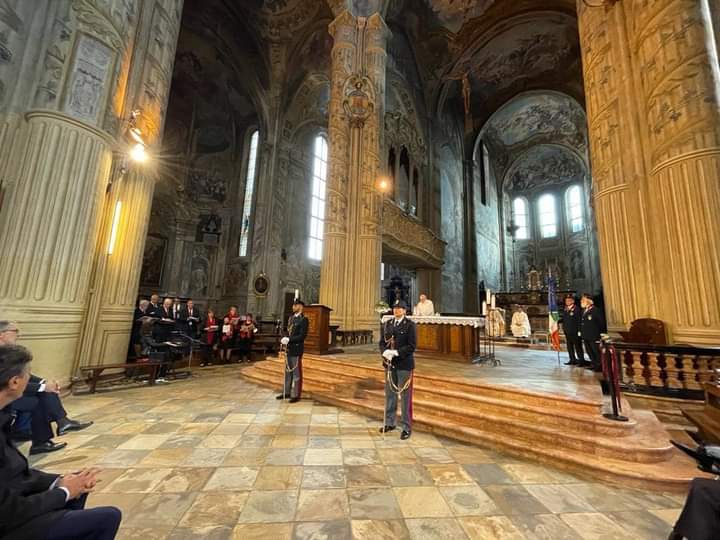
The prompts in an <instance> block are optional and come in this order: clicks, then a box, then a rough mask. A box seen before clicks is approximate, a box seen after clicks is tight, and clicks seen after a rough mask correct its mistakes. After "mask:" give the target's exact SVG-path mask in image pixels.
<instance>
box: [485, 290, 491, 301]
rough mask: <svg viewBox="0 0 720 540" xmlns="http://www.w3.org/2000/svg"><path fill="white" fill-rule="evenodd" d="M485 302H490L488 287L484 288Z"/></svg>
mask: <svg viewBox="0 0 720 540" xmlns="http://www.w3.org/2000/svg"><path fill="white" fill-rule="evenodd" d="M485 302H487V303H488V304H489V303H490V289H485Z"/></svg>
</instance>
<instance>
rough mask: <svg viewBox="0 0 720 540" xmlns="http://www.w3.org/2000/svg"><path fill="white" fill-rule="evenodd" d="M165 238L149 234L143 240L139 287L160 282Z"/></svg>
mask: <svg viewBox="0 0 720 540" xmlns="http://www.w3.org/2000/svg"><path fill="white" fill-rule="evenodd" d="M166 249H167V238H164V237H162V236H158V235H154V234H149V235H148V237H147V240H146V241H145V253H144V254H143V262H142V270H141V271H140V286H141V287H157V288H159V287H160V286H161V284H162V275H163V270H164V267H165V251H166Z"/></svg>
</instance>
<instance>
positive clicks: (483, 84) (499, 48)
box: [461, 13, 582, 112]
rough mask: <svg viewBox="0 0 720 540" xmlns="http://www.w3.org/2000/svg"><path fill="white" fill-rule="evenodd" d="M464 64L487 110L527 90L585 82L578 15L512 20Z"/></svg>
mask: <svg viewBox="0 0 720 540" xmlns="http://www.w3.org/2000/svg"><path fill="white" fill-rule="evenodd" d="M462 65H463V67H462V69H461V71H465V72H466V73H469V75H470V87H471V95H472V106H473V108H474V109H476V110H481V111H485V112H492V109H493V108H497V107H498V106H499V105H501V104H502V103H503V102H504V101H506V100H507V99H509V98H510V97H512V96H513V95H514V94H516V93H518V92H520V91H523V90H528V89H532V88H542V87H545V88H553V87H555V88H556V87H558V86H560V87H567V86H570V87H571V88H575V87H578V86H579V87H580V88H581V87H582V71H581V65H580V45H579V38H578V30H577V26H576V21H575V20H574V19H572V18H570V17H567V16H565V15H562V14H558V13H542V14H537V15H535V14H533V16H532V17H527V18H526V20H524V21H523V22H519V23H518V24H514V25H509V26H508V28H507V30H505V31H504V32H502V33H500V34H498V35H496V36H494V37H493V38H491V39H490V40H489V41H488V42H487V43H486V44H485V45H484V46H482V47H479V48H478V49H477V50H476V51H474V52H473V53H472V54H471V55H470V56H469V57H468V58H467V59H466V60H464V61H463V63H462Z"/></svg>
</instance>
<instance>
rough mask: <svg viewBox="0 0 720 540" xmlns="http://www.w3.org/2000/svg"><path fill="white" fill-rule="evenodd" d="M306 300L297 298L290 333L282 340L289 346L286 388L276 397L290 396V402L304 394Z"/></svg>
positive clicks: (286, 363)
mask: <svg viewBox="0 0 720 540" xmlns="http://www.w3.org/2000/svg"><path fill="white" fill-rule="evenodd" d="M304 307H305V302H303V301H302V300H300V299H299V298H296V299H295V301H294V302H293V315H292V316H291V317H290V318H289V319H288V326H287V332H288V335H287V336H285V337H284V338H282V339H281V340H280V343H282V344H283V345H285V346H286V347H287V353H286V355H285V389H284V393H282V394H280V395H279V396H277V398H276V399H287V398H290V403H297V402H298V401H300V395H301V394H302V356H303V352H304V350H305V338H306V337H307V333H308V320H307V318H306V317H305V315H303V308H304Z"/></svg>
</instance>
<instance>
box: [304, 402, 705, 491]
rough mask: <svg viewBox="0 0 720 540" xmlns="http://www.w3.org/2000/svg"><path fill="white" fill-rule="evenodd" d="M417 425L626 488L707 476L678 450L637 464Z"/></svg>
mask: <svg viewBox="0 0 720 540" xmlns="http://www.w3.org/2000/svg"><path fill="white" fill-rule="evenodd" d="M314 398H315V399H317V400H318V401H321V402H323V403H327V404H329V405H335V406H337V407H341V408H345V409H349V410H352V411H353V412H356V413H359V414H364V415H366V416H369V417H372V418H376V419H377V420H378V423H381V422H382V414H383V413H382V411H381V410H378V409H377V408H375V407H372V406H370V405H369V404H368V403H367V402H365V401H362V400H349V399H340V398H333V397H329V396H328V395H321V396H315V397H314ZM414 422H415V428H416V429H420V430H424V431H429V432H431V433H434V434H436V435H440V436H445V437H448V438H451V439H456V440H460V441H463V442H466V443H470V444H476V445H479V446H482V447H486V448H492V449H495V450H499V451H503V452H506V453H509V454H512V455H514V456H518V457H522V458H526V459H531V460H533V461H540V462H542V463H546V464H547V465H550V466H553V467H556V468H559V469H563V470H566V471H568V472H571V473H573V474H575V475H579V476H587V477H591V478H594V479H600V480H603V481H607V482H612V483H616V484H620V485H622V486H632V487H636V488H639V489H648V490H654V491H672V492H677V493H685V492H686V491H687V488H688V486H689V483H690V481H691V480H692V479H693V478H695V477H697V476H706V475H703V474H702V473H700V472H698V471H697V469H696V467H695V466H694V465H693V463H692V462H691V461H690V460H689V459H687V458H686V457H685V456H683V455H682V454H680V453H679V452H678V451H674V452H673V454H672V455H671V457H670V459H668V460H666V461H663V462H661V463H635V462H627V461H623V460H620V459H610V458H605V457H598V456H593V455H585V454H583V453H576V452H568V451H567V450H566V449H565V448H563V447H562V446H561V445H555V446H552V447H545V446H536V445H528V444H526V443H524V442H518V441H515V440H513V439H508V438H505V437H499V436H498V434H497V433H494V432H486V431H483V430H480V429H475V428H472V427H468V426H465V425H461V424H458V423H453V422H447V421H439V420H437V419H436V418H432V417H427V416H425V415H424V414H422V413H418V414H417V415H416V416H415V420H414Z"/></svg>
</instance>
